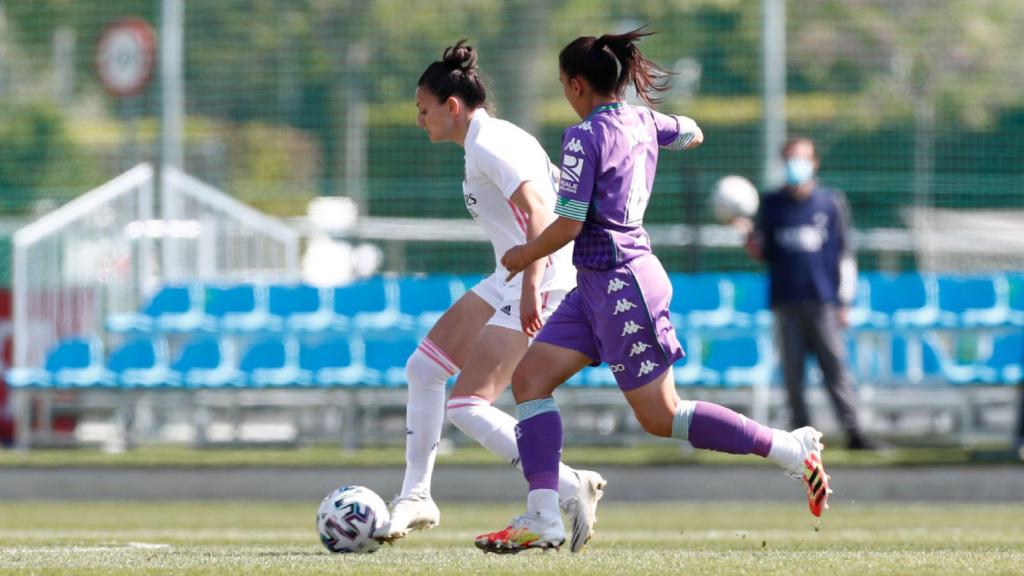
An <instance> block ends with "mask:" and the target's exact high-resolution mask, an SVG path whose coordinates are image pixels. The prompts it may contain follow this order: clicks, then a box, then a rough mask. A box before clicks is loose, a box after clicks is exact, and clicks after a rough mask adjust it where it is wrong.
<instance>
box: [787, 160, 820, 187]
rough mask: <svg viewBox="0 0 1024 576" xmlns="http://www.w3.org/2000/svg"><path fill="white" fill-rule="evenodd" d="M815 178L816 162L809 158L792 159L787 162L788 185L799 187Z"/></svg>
mask: <svg viewBox="0 0 1024 576" xmlns="http://www.w3.org/2000/svg"><path fill="white" fill-rule="evenodd" d="M813 176H814V162H811V161H810V160H808V159H807V158H790V159H788V160H786V184H787V185H788V186H799V185H801V184H803V183H804V182H807V181H808V180H810V179H811V178H812V177H813Z"/></svg>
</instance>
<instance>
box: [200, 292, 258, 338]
mask: <svg viewBox="0 0 1024 576" xmlns="http://www.w3.org/2000/svg"><path fill="white" fill-rule="evenodd" d="M206 316H207V322H206V324H205V328H206V329H208V330H220V331H225V332H257V331H259V330H263V329H264V328H265V327H266V326H267V322H268V317H269V315H268V314H267V309H266V290H265V288H264V287H262V286H255V285H253V284H230V285H223V286H209V287H207V289H206Z"/></svg>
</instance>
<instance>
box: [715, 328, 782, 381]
mask: <svg viewBox="0 0 1024 576" xmlns="http://www.w3.org/2000/svg"><path fill="white" fill-rule="evenodd" d="M704 346H705V349H706V353H705V354H704V366H705V367H706V368H708V369H709V370H711V371H712V372H713V373H715V374H716V375H717V382H715V383H717V384H720V385H723V386H727V387H733V386H754V385H759V384H764V385H767V384H768V383H769V382H770V381H771V378H772V373H773V372H774V369H775V358H774V352H773V351H772V345H771V339H770V338H769V337H768V336H767V335H760V336H734V337H729V338H716V339H714V340H709V341H707V342H706V343H705V345H704Z"/></svg>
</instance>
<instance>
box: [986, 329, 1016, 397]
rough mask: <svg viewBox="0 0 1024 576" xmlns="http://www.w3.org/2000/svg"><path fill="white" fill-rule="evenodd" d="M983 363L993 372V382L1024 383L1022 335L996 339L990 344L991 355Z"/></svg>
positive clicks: (1009, 335)
mask: <svg viewBox="0 0 1024 576" xmlns="http://www.w3.org/2000/svg"><path fill="white" fill-rule="evenodd" d="M984 363H985V366H987V367H988V368H991V369H992V370H993V371H994V372H995V374H996V377H995V382H998V383H1000V384H1010V385H1013V384H1019V383H1021V382H1022V381H1024V333H1021V332H1014V333H1011V334H1004V335H1002V336H999V337H997V338H996V339H995V342H994V343H993V344H992V354H991V355H989V357H988V358H987V359H985V362H984Z"/></svg>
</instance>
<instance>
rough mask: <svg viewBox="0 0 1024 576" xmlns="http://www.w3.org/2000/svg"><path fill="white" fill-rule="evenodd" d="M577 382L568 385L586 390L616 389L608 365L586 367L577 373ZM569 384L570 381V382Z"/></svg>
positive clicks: (616, 384)
mask: <svg viewBox="0 0 1024 576" xmlns="http://www.w3.org/2000/svg"><path fill="white" fill-rule="evenodd" d="M578 375H579V380H577V381H576V382H575V383H569V382H567V383H566V384H569V385H570V386H573V387H580V388H583V387H586V388H617V387H618V383H616V382H615V375H614V374H612V371H611V369H610V368H609V367H608V364H601V365H600V366H587V367H585V368H584V369H583V370H580V371H579V372H578ZM570 382H571V380H570Z"/></svg>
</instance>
